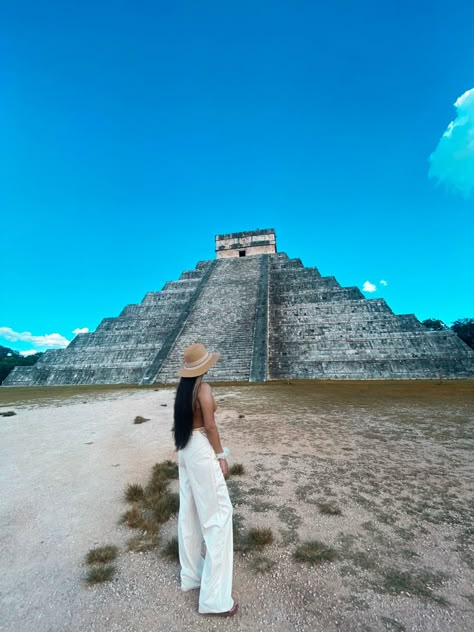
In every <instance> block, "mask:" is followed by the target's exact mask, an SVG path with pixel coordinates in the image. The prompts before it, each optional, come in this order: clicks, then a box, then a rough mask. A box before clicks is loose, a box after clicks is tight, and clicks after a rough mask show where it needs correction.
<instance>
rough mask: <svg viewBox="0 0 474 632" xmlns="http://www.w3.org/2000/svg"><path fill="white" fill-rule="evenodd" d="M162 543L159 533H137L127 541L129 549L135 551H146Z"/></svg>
mask: <svg viewBox="0 0 474 632" xmlns="http://www.w3.org/2000/svg"><path fill="white" fill-rule="evenodd" d="M159 544H160V538H159V535H158V534H157V533H154V534H150V535H137V536H135V537H133V538H130V540H129V541H128V542H127V549H128V550H129V551H133V552H134V553H144V552H145V551H151V550H153V549H156V547H157V546H159Z"/></svg>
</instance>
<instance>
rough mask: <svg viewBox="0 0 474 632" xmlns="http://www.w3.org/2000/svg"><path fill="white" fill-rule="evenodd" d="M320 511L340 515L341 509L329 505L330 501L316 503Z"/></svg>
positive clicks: (329, 514)
mask: <svg viewBox="0 0 474 632" xmlns="http://www.w3.org/2000/svg"><path fill="white" fill-rule="evenodd" d="M316 504H317V506H318V509H319V511H320V513H322V514H326V515H328V516H340V515H341V514H342V511H341V510H340V509H339V507H336V505H331V504H330V503H316Z"/></svg>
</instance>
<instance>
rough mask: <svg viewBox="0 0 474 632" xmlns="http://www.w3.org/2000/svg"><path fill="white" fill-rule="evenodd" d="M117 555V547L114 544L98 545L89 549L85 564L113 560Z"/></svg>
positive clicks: (103, 562)
mask: <svg viewBox="0 0 474 632" xmlns="http://www.w3.org/2000/svg"><path fill="white" fill-rule="evenodd" d="M117 555H118V548H117V547H116V546H114V545H107V546H98V547H96V548H95V549H90V551H89V552H88V553H87V555H86V563H87V564H105V563H106V562H111V561H112V560H115V558H116V557H117Z"/></svg>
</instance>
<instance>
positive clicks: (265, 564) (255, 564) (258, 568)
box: [250, 555, 276, 574]
mask: <svg viewBox="0 0 474 632" xmlns="http://www.w3.org/2000/svg"><path fill="white" fill-rule="evenodd" d="M275 565H276V562H274V561H273V560H271V559H270V558H269V557H266V556H265V555H257V556H256V557H254V558H253V559H252V560H251V561H250V568H251V569H252V571H253V572H254V573H256V574H263V573H269V572H270V571H271V570H272V569H273V568H274V567H275Z"/></svg>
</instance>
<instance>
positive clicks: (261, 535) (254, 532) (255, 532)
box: [247, 528, 274, 548]
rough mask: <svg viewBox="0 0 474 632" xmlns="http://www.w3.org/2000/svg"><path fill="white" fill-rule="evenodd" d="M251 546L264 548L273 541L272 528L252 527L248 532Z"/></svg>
mask: <svg viewBox="0 0 474 632" xmlns="http://www.w3.org/2000/svg"><path fill="white" fill-rule="evenodd" d="M247 539H248V543H249V546H250V547H253V548H262V547H264V546H266V545H267V544H271V543H272V542H273V539H274V538H273V533H272V530H271V529H258V528H252V529H250V530H249V532H248V534H247Z"/></svg>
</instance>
